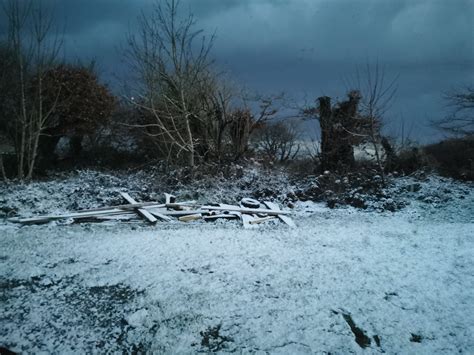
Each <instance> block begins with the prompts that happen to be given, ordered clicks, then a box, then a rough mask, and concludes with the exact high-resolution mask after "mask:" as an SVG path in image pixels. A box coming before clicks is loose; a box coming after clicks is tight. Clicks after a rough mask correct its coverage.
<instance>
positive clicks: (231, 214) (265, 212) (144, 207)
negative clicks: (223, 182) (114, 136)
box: [9, 192, 296, 228]
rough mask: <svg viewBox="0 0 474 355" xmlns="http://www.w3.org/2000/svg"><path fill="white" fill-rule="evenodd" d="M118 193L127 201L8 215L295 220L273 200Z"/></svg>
mask: <svg viewBox="0 0 474 355" xmlns="http://www.w3.org/2000/svg"><path fill="white" fill-rule="evenodd" d="M120 195H121V196H122V198H123V199H124V200H125V201H126V202H127V204H123V205H117V206H108V207H99V208H94V209H88V210H80V211H75V212H70V213H64V214H58V215H43V216H35V217H28V218H19V217H15V218H10V219H9V221H10V222H15V223H21V224H25V225H26V224H42V223H48V222H51V221H60V220H71V221H72V222H101V221H131V220H136V219H138V218H141V219H144V220H146V221H147V222H148V223H150V224H156V223H158V222H174V221H178V222H186V223H187V222H192V221H197V220H203V221H206V222H210V221H216V220H218V219H226V220H227V219H235V220H240V221H241V222H242V225H243V227H244V228H255V227H258V225H260V224H263V223H266V222H268V221H275V220H278V221H281V222H283V223H284V224H286V225H288V226H290V227H292V228H294V227H296V225H295V223H294V221H293V220H292V219H291V217H290V216H289V215H290V214H291V213H290V212H289V211H282V210H281V209H280V207H279V206H278V205H277V204H276V203H273V202H269V201H265V202H263V203H260V202H259V201H257V200H253V199H249V198H244V199H242V201H241V203H240V205H228V204H207V205H206V204H204V205H203V204H199V203H197V202H196V201H184V202H176V197H175V196H173V195H171V194H167V193H166V194H164V203H160V202H138V201H136V200H135V199H134V198H133V197H132V196H130V195H129V194H128V193H126V192H121V193H120Z"/></svg>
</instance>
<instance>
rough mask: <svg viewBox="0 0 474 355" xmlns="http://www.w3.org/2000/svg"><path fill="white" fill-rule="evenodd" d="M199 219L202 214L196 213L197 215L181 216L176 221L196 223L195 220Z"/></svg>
mask: <svg viewBox="0 0 474 355" xmlns="http://www.w3.org/2000/svg"><path fill="white" fill-rule="evenodd" d="M201 218H202V214H200V213H197V214H190V215H187V216H181V217H179V218H178V219H179V220H180V221H181V222H191V221H196V220H198V219H201Z"/></svg>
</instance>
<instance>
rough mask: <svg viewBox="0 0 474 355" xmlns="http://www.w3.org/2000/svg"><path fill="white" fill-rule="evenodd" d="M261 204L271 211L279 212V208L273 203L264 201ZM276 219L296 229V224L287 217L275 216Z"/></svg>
mask: <svg viewBox="0 0 474 355" xmlns="http://www.w3.org/2000/svg"><path fill="white" fill-rule="evenodd" d="M263 204H264V205H265V206H267V207H268V208H269V209H270V210H272V211H280V206H278V205H277V204H276V203H273V202H270V201H264V202H263ZM277 217H278V218H279V219H280V220H281V221H282V222H283V223H285V224H287V225H288V226H290V227H292V228H295V227H296V224H295V222H294V221H293V220H292V219H291V218H290V217H288V216H284V215H281V214H279V215H277Z"/></svg>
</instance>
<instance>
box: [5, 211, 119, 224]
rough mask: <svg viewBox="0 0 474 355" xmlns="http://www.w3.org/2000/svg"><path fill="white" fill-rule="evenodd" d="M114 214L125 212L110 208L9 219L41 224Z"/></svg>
mask: <svg viewBox="0 0 474 355" xmlns="http://www.w3.org/2000/svg"><path fill="white" fill-rule="evenodd" d="M114 214H123V210H120V209H116V208H114V209H109V210H104V211H90V212H73V213H65V214H61V215H47V216H37V217H29V218H10V219H8V220H9V221H10V222H15V223H23V224H39V223H48V222H51V221H58V220H61V219H67V218H74V219H79V218H90V217H95V216H106V215H114Z"/></svg>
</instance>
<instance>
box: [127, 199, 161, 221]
mask: <svg viewBox="0 0 474 355" xmlns="http://www.w3.org/2000/svg"><path fill="white" fill-rule="evenodd" d="M120 195H122V197H123V198H124V199H125V200H126V201H127V202H128V203H137V201H135V200H134V199H133V198H132V197H131V196H130V195H129V194H128V193H126V192H121V193H120ZM136 211H137V212H138V214H139V215H141V216H142V217H144V218H145V219H147V220H148V222H150V223H156V222H158V220H157V219H156V217H155V216H153V215H152V214H151V213H150V212H148V211H147V210H145V209H144V208H137V209H136Z"/></svg>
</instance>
